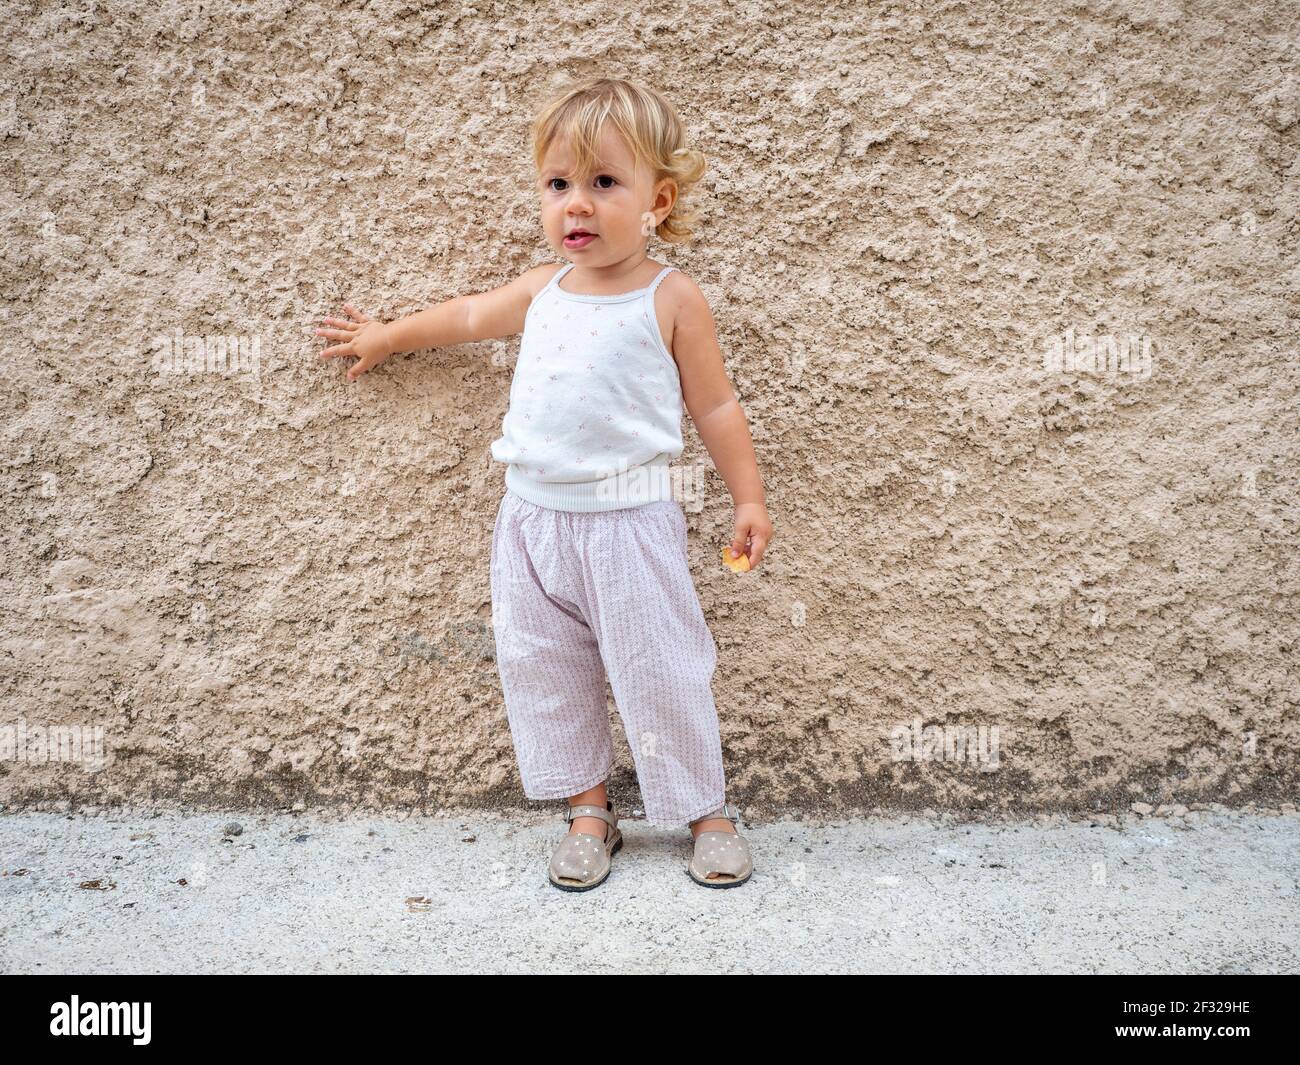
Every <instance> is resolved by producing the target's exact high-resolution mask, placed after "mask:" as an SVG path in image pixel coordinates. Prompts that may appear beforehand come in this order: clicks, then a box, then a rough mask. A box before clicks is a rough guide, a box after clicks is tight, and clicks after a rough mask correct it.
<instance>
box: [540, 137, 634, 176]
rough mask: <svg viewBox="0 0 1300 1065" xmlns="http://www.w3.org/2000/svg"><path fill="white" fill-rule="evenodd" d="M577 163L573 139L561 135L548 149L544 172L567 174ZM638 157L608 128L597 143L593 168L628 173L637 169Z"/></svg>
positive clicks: (592, 163)
mask: <svg viewBox="0 0 1300 1065" xmlns="http://www.w3.org/2000/svg"><path fill="white" fill-rule="evenodd" d="M576 163H577V153H576V152H575V151H574V150H573V144H572V141H571V138H570V137H569V136H568V135H566V134H560V135H559V136H557V137H556V138H555V140H553V141H552V142H551V144H550V145H549V146H548V147H547V149H546V155H545V157H544V158H543V159H542V168H543V169H544V170H558V171H561V172H567V171H569V170H571V169H572V168H573V167H574V166H575V165H576ZM635 164H636V157H635V155H634V154H633V152H632V149H631V148H629V147H628V146H627V144H625V143H624V141H623V138H622V137H621V136H619V134H618V132H617V131H616V130H614V129H613V128H612V127H610V126H606V127H605V128H604V129H603V130H602V131H601V134H600V137H599V139H598V141H597V143H596V153H595V158H594V159H593V160H592V161H591V166H592V167H593V168H595V169H596V170H600V169H602V168H604V169H609V168H611V167H612V168H616V169H619V170H623V171H625V172H627V173H629V174H630V173H632V172H633V170H635V169H636V165H635Z"/></svg>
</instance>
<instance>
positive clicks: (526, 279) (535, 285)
mask: <svg viewBox="0 0 1300 1065" xmlns="http://www.w3.org/2000/svg"><path fill="white" fill-rule="evenodd" d="M567 265H568V264H567V263H542V265H541V266H534V267H533V268H532V269H531V270H525V271H524V272H523V273H522V274H520V275H519V277H518V279H517V281H518V283H519V284H521V285H523V286H524V287H525V288H527V289H528V298H529V300H530V301H531V300H534V299H536V298H537V294H538V293H539V292H541V291H542V289H544V288H545V287H546V286H547V285H548V284H550V282H551V278H553V277H554V276H555V275H556V274H558V273H559V272H560V271H561V270H563V269H564V268H565V266H567Z"/></svg>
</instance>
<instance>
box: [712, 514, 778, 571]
mask: <svg viewBox="0 0 1300 1065" xmlns="http://www.w3.org/2000/svg"><path fill="white" fill-rule="evenodd" d="M735 529H736V531H735V535H734V536H733V537H732V539H731V544H730V545H729V546H728V547H724V548H723V549H722V561H723V562H724V563H725V564H726V565H727V566H728V567H730V568H731V569H732V570H734V571H735V572H736V573H744V572H746V571H747V570H751V569H754V568H755V567H756V566H757V565H758V564H759V562H760V561H761V560H762V558H763V551H764V550H765V549H766V548H767V543H768V541H769V540H770V539H771V538H772V521H771V519H770V518H768V516H767V507H765V506H764V505H763V504H762V503H741V504H740V505H739V506H737V507H736V526H735Z"/></svg>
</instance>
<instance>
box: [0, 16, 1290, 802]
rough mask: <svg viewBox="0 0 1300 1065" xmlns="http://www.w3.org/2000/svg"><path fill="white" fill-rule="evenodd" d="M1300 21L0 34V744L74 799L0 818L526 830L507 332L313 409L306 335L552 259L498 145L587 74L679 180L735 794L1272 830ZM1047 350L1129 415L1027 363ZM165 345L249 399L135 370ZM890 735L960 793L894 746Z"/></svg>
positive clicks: (718, 688)
mask: <svg viewBox="0 0 1300 1065" xmlns="http://www.w3.org/2000/svg"><path fill="white" fill-rule="evenodd" d="M1298 18H1300V5H1297V4H1296V3H1294V2H1291V3H1284V4H1277V3H1262V2H1260V3H1249V2H1247V3H1242V2H1238V0H1233V2H1209V0H1206V2H1189V3H1186V4H1179V3H1172V2H1171V3H1160V2H1152V3H1136V2H1135V3H1103V2H1096V3H1076V4H1057V3H1049V2H1046V0H1043V2H1022V3H1017V4H1007V5H1002V4H996V5H995V4H992V3H947V4H927V5H920V4H892V5H865V4H856V3H839V4H825V3H823V4H814V5H812V6H811V7H809V6H808V5H793V4H791V5H777V6H774V5H772V4H770V3H767V2H746V3H739V4H726V5H724V4H709V5H701V6H700V7H698V8H692V7H688V6H686V5H679V4H654V5H650V6H648V7H647V6H646V5H641V4H630V3H628V4H621V5H620V4H615V5H609V4H601V5H595V4H591V5H587V4H581V5H574V6H571V7H564V6H557V5H518V6H516V5H508V4H494V3H482V4H479V5H477V7H476V8H475V7H468V6H464V7H462V6H459V5H437V6H430V7H427V8H426V9H424V10H416V9H415V8H414V7H412V6H409V5H401V4H379V5H369V6H367V7H366V9H365V10H364V11H362V10H358V9H357V8H355V7H349V8H346V9H343V8H334V7H332V6H330V5H325V6H323V7H322V6H319V5H313V4H308V5H294V4H290V3H288V2H287V0H266V2H260V3H252V4H246V5H242V6H241V10H240V11H239V12H238V13H235V12H233V11H231V10H229V9H228V8H227V6H226V5H221V4H216V5H212V4H206V5H203V6H202V7H200V6H199V5H197V4H193V3H184V4H182V3H170V4H163V5H161V6H159V5H154V4H143V3H113V4H95V5H74V7H73V8H67V7H64V6H62V5H59V4H53V3H38V4H7V5H5V8H4V27H5V30H6V33H5V35H4V43H3V45H0V47H2V48H3V51H4V60H3V62H4V68H5V77H4V79H3V97H0V167H3V172H4V181H3V184H2V186H0V195H3V197H4V202H3V208H4V210H3V214H4V219H5V226H6V234H7V239H6V240H5V241H4V244H3V260H2V263H0V271H2V277H3V286H4V299H3V309H2V310H0V313H2V314H3V324H4V329H3V330H2V331H0V336H2V337H3V349H4V373H3V376H2V377H0V388H2V389H3V392H4V396H3V400H4V410H5V418H4V430H3V445H4V446H3V463H4V466H5V476H4V478H3V480H0V491H2V492H3V512H4V522H3V537H4V540H3V544H4V551H3V554H2V555H0V575H2V578H0V579H2V581H3V584H2V585H0V590H2V591H3V597H2V598H0V608H2V610H3V613H2V615H0V616H2V617H3V633H2V635H0V639H2V640H3V643H2V644H0V656H2V657H0V662H2V663H3V677H2V681H0V685H2V686H0V725H10V726H13V728H14V730H15V731H14V732H13V733H12V735H17V730H18V729H19V728H24V729H26V730H28V732H27V736H28V747H26V748H24V749H25V750H26V751H27V752H28V754H29V755H31V753H32V751H33V749H34V748H33V747H32V746H31V743H32V738H33V737H34V736H35V735H36V732H35V730H37V729H40V728H44V727H47V726H51V725H67V726H74V727H78V728H82V729H85V730H86V732H84V733H83V734H82V735H81V739H82V740H83V742H84V743H85V744H86V748H85V749H87V750H89V749H91V748H92V746H93V733H91V732H90V731H89V730H91V729H93V728H95V727H100V728H102V729H103V734H102V735H103V743H104V753H105V756H106V761H105V763H104V764H103V766H102V767H99V768H98V769H97V771H95V769H96V767H94V766H93V765H90V766H88V765H87V763H86V761H85V758H84V757H83V761H82V762H81V763H68V762H57V761H56V762H52V763H48V764H37V762H35V761H34V760H33V759H32V757H28V758H27V759H26V760H24V759H23V757H22V755H21V753H15V755H14V756H13V757H10V758H8V759H0V802H4V803H6V804H8V805H10V806H13V805H23V804H31V803H47V802H50V801H56V802H57V801H65V800H71V801H72V802H73V803H81V802H85V803H100V802H112V801H118V800H133V801H140V800H148V799H154V800H158V801H173V800H174V801H178V802H182V803H186V804H192V805H215V804H234V805H243V804H248V805H259V804H264V803H276V804H279V803H291V802H294V801H299V800H302V801H306V802H308V803H334V804H341V805H347V804H356V805H374V806H394V807H396V806H404V805H406V806H411V807H413V808H428V807H430V806H431V805H433V804H436V803H450V804H462V803H463V804H467V805H475V804H479V805H507V806H508V805H512V804H520V803H523V802H524V800H523V796H522V792H521V791H520V790H519V787H518V777H517V773H516V771H515V766H514V759H513V752H512V748H511V744H510V736H509V732H508V729H507V725H506V721H505V717H504V711H503V706H502V701H501V694H500V689H499V685H498V682H497V679H496V673H495V669H494V666H493V660H492V634H491V626H490V621H491V618H490V599H489V590H488V552H489V536H490V532H491V526H492V520H493V517H494V515H495V511H496V506H497V502H498V501H499V498H500V495H501V491H502V473H503V471H502V469H501V468H500V467H499V466H497V465H495V464H494V463H492V461H491V459H490V457H489V455H488V444H489V442H490V441H491V440H492V439H493V438H494V437H495V435H496V434H497V432H498V430H499V427H500V422H501V417H502V414H503V412H504V409H505V404H506V397H507V390H508V386H509V381H510V374H511V368H512V364H513V359H514V356H515V353H516V351H517V349H518V339H517V338H515V339H513V340H511V341H509V342H505V341H503V342H498V343H489V344H482V345H473V346H467V347H463V348H451V349H440V350H438V351H434V352H420V353H415V354H410V355H404V356H399V357H397V358H394V359H393V360H391V361H390V362H389V363H388V364H387V365H385V366H384V367H382V368H380V369H379V370H377V371H374V372H372V373H370V374H368V375H366V376H365V377H363V378H362V379H361V380H360V381H359V382H358V383H357V384H355V385H351V386H349V385H347V384H346V383H345V381H344V379H343V371H344V368H345V366H344V363H343V362H338V361H332V362H328V363H323V362H320V361H319V360H317V359H316V352H317V351H319V349H320V348H321V347H322V346H323V342H322V341H320V340H318V339H316V338H314V337H313V336H312V335H311V330H312V327H313V326H314V325H315V324H316V323H317V322H318V320H319V318H320V317H321V316H322V315H324V314H327V313H336V312H337V310H338V308H339V306H340V304H341V302H342V300H343V299H351V300H353V301H354V302H356V303H357V304H359V305H360V306H361V307H363V308H364V309H366V310H368V311H369V312H370V313H372V314H375V315H380V316H385V317H389V316H393V315H396V314H399V313H409V312H410V311H412V310H415V309H417V308H419V307H422V306H427V305H429V304H430V303H432V302H436V301H441V300H445V299H448V298H451V297H453V296H455V295H458V294H461V293H465V292H471V291H479V290H482V289H486V288H489V287H493V286H495V285H498V284H502V283H504V282H505V281H506V280H508V279H510V278H512V277H514V276H516V275H517V274H518V273H520V272H521V271H523V270H525V269H527V268H528V267H531V266H533V265H536V264H538V263H541V262H547V261H557V259H556V256H554V255H553V254H551V253H550V252H549V251H548V249H547V248H546V247H545V244H544V242H543V240H542V237H541V230H540V225H539V223H538V219H537V214H536V204H535V194H534V191H533V188H532V185H531V182H532V172H531V167H530V162H529V157H528V152H527V141H526V134H527V126H528V121H529V119H530V117H531V115H532V113H533V108H534V106H535V105H536V104H537V103H538V102H539V101H540V100H541V98H542V97H543V96H544V95H545V94H546V92H547V90H548V89H549V88H550V87H551V86H552V85H553V84H554V83H555V82H556V81H557V80H559V79H560V78H562V76H563V75H565V74H572V75H585V74H593V73H614V74H623V75H626V76H630V77H642V78H645V79H647V80H650V81H652V82H653V83H654V84H656V85H657V86H659V87H661V88H663V89H664V90H665V91H666V92H668V93H669V94H670V95H671V96H672V98H673V99H674V100H675V101H676V102H677V103H678V106H679V108H680V110H681V113H682V116H683V118H684V119H685V120H686V122H687V124H688V126H689V128H690V129H691V130H692V131H693V134H694V136H695V138H696V143H697V145H698V146H699V147H700V148H701V149H702V150H703V151H704V152H705V153H706V155H707V156H708V158H709V162H710V171H709V173H708V174H707V175H706V178H705V182H704V185H703V187H702V188H701V190H700V202H701V204H702V207H703V215H702V232H701V236H700V238H699V239H698V240H697V241H696V242H695V243H694V244H693V245H690V246H688V247H685V248H680V249H673V248H669V247H667V246H665V245H663V244H661V243H658V242H655V243H653V244H652V250H651V254H652V256H654V257H657V258H659V259H661V261H665V262H670V263H673V264H674V265H677V266H679V267H680V268H682V269H683V270H685V271H686V272H687V273H688V274H689V275H690V276H692V277H693V278H695V279H696V280H697V281H698V282H699V284H700V285H701V287H702V288H703V289H704V291H705V292H706V293H707V294H708V295H709V297H710V298H711V300H712V302H713V306H714V312H715V316H716V318H717V321H718V327H719V333H720V339H721V342H722V346H723V349H724V352H725V354H726V356H727V362H728V368H729V370H730V372H731V374H732V377H733V381H734V383H735V386H736V389H737V392H738V394H739V396H740V398H741V400H742V402H743V404H744V406H745V408H746V411H747V413H748V416H749V418H750V422H751V427H752V431H753V434H754V438H755V444H756V447H757V450H758V453H759V457H760V462H761V464H762V470H763V474H764V477H765V480H766V484H767V488H768V500H769V509H770V512H771V514H772V517H773V521H774V523H775V527H776V536H775V539H774V541H773V544H772V547H771V549H770V550H769V552H768V555H767V558H766V560H765V562H764V565H763V566H762V567H761V568H760V570H759V571H757V572H756V573H754V574H752V575H748V576H744V577H739V576H736V575H733V574H731V573H729V572H727V571H726V570H724V569H723V567H722V566H721V564H720V562H719V560H718V549H719V547H720V545H721V544H722V543H723V542H725V540H726V538H727V537H728V536H729V535H730V531H731V528H730V523H731V519H732V514H733V512H732V509H731V506H730V500H729V497H728V495H727V493H726V490H725V486H724V485H723V483H722V481H721V479H720V478H718V476H717V475H716V473H715V472H713V471H712V469H711V466H710V464H709V460H708V456H707V453H706V452H705V451H704V450H703V448H702V447H701V445H700V442H699V439H698V436H696V435H695V432H694V428H693V427H692V426H691V425H690V420H689V417H688V418H687V419H686V428H685V432H686V434H687V441H688V443H687V450H686V453H685V454H684V455H683V457H682V460H681V461H682V465H683V468H684V469H687V470H694V469H699V468H701V467H708V472H707V474H706V475H705V477H704V481H703V491H702V493H701V494H700V496H699V497H698V510H696V509H695V507H696V504H695V503H689V504H688V505H687V509H688V514H689V518H690V525H691V533H690V550H691V558H692V566H693V570H694V573H695V576H696V580H697V586H698V588H699V592H700V596H701V600H702V602H703V604H704V609H705V612H706V615H707V617H708V619H709V622H710V625H711V627H712V630H713V633H714V635H715V638H716V640H717V643H718V646H719V669H718V673H717V676H716V678H715V685H714V690H715V693H716V695H717V699H718V705H719V709H720V713H721V717H722V729H723V745H724V751H725V756H726V765H727V770H728V774H729V782H730V798H731V799H732V800H733V801H736V802H738V803H740V804H741V805H742V806H743V807H744V808H745V809H746V810H747V811H748V812H750V813H751V814H761V813H762V812H763V811H765V810H768V811H775V810H777V809H787V810H799V809H805V810H825V809H836V810H841V811H847V810H850V809H857V808H863V807H870V806H876V805H880V806H896V807H925V806H934V807H948V808H966V807H972V806H980V805H987V806H998V807H1022V808H1023V807H1033V806H1046V807H1060V806H1068V807H1080V808H1089V809H1092V808H1105V807H1110V806H1112V805H1116V804H1123V805H1127V804H1128V803H1130V802H1134V801H1145V802H1151V803H1158V802H1191V801H1195V800H1207V799H1216V800H1220V801H1226V802H1229V803H1234V802H1239V801H1244V800H1245V799H1248V798H1254V799H1259V800H1263V801H1278V802H1285V801H1288V800H1290V799H1293V798H1294V795H1295V793H1296V784H1297V772H1296V753H1295V752H1296V750H1297V747H1298V745H1300V725H1298V724H1297V714H1296V710H1297V696H1298V686H1297V667H1296V650H1295V643H1296V635H1297V600H1296V592H1297V576H1298V573H1297V554H1296V533H1297V517H1298V509H1297V477H1296V464H1297V457H1298V456H1297V451H1298V450H1300V449H1298V448H1297V440H1298V439H1300V426H1298V425H1297V395H1300V390H1298V386H1300V371H1298V370H1297V355H1298V352H1300V345H1298V343H1297V329H1296V325H1297V322H1296V315H1297V309H1296V308H1297V304H1296V293H1297V280H1298V275H1297V258H1296V250H1297V220H1296V210H1297V201H1298V197H1297V177H1298V174H1300V164H1298V163H1297V160H1296V147H1297V142H1298V141H1300V124H1298V122H1297V117H1298V114H1300V74H1298V70H1297V43H1298V41H1300V32H1298V31H1297V29H1296V26H1297V21H1298ZM1067 329H1068V330H1072V331H1073V336H1074V337H1075V338H1076V339H1077V338H1081V337H1097V336H1100V337H1103V338H1104V337H1116V338H1119V339H1120V340H1121V341H1126V340H1127V338H1129V337H1135V338H1137V341H1136V344H1137V346H1136V350H1137V352H1138V353H1139V354H1140V353H1142V352H1144V351H1149V353H1150V357H1151V363H1150V366H1149V370H1150V372H1149V374H1147V373H1145V372H1144V371H1143V372H1139V369H1138V368H1130V369H1129V370H1127V371H1125V370H1122V369H1121V370H1118V371H1116V372H1114V373H1097V372H1090V371H1088V370H1086V369H1078V368H1077V367H1076V370H1075V372H1072V373H1071V372H1066V371H1064V370H1062V371H1057V370H1053V369H1051V368H1048V367H1047V366H1045V359H1044V352H1045V351H1048V350H1050V348H1049V342H1050V338H1051V337H1052V336H1053V335H1058V334H1060V333H1062V332H1063V331H1065V330H1067ZM160 335H163V336H168V337H173V338H174V337H176V336H177V335H179V336H181V337H183V338H187V340H188V341H189V342H190V343H191V344H192V342H193V340H194V339H196V338H197V339H198V340H199V341H200V342H203V343H205V344H207V345H208V347H209V348H214V347H215V345H216V344H217V343H218V342H220V341H221V338H226V337H234V338H243V343H244V345H245V353H246V354H248V355H249V356H250V360H249V361H250V364H251V365H248V366H246V367H240V365H239V360H238V359H236V360H234V361H235V364H236V368H235V369H234V370H233V371H227V372H224V373H223V372H218V371H212V372H208V371H206V370H205V371H204V372H184V373H167V372H163V370H162V369H160V368H159V363H160V360H159V358H158V356H159V352H160V349H158V348H157V347H155V346H154V338H156V337H158V336H160ZM238 344H239V340H238V339H236V340H235V341H234V346H235V349H236V350H238ZM1148 345H1149V347H1147V346H1148ZM1138 365H1140V364H1135V367H1136V366H1138ZM611 718H612V720H614V721H615V722H617V716H616V714H615V713H614V711H613V708H612V704H611ZM914 723H919V725H920V726H922V727H924V726H936V727H942V726H944V725H950V726H958V725H968V726H972V727H974V728H980V727H982V728H984V729H985V730H986V731H985V732H984V733H983V734H982V735H983V739H984V742H985V743H986V744H987V745H988V747H987V749H986V750H987V754H988V756H989V757H988V758H986V759H985V760H984V761H983V762H981V761H979V760H978V759H977V760H976V761H975V762H971V761H970V760H969V754H968V758H967V760H965V761H962V760H958V759H957V758H956V757H942V756H939V757H934V756H932V755H934V753H935V752H933V751H930V750H929V749H928V748H923V749H922V750H921V751H920V752H919V757H916V758H906V757H900V756H902V755H904V754H906V748H903V747H901V746H897V747H896V746H894V745H892V744H891V739H890V734H891V730H893V729H895V728H897V727H899V726H904V727H911V726H913V724H914ZM993 728H996V729H997V730H998V731H997V733H996V743H997V746H996V747H994V746H993V744H994V742H995V741H994V737H995V734H994V733H993V732H992V731H991V730H992V729H993ZM616 735H617V736H618V739H619V743H620V748H619V750H620V754H619V764H618V769H617V770H616V772H615V775H614V778H613V783H612V791H613V794H614V795H615V796H616V797H617V798H618V799H619V801H620V804H621V805H622V806H624V807H633V806H635V805H636V802H637V800H638V796H637V794H636V792H635V788H634V778H633V776H632V773H631V766H632V762H631V757H630V753H629V751H628V750H627V748H626V744H625V741H624V740H623V736H622V732H621V726H618V725H617V724H616ZM938 753H939V754H940V755H942V754H943V752H942V750H941V751H940V752H938ZM948 753H949V754H950V755H953V756H955V755H956V754H957V752H956V751H951V752H948ZM994 755H996V758H994V757H993V756H994Z"/></svg>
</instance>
